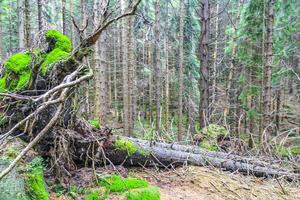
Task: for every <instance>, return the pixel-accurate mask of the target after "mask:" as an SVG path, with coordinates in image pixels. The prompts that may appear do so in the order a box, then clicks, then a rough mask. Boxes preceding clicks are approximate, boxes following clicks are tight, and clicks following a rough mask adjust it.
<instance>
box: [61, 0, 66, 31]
mask: <svg viewBox="0 0 300 200" xmlns="http://www.w3.org/2000/svg"><path fill="white" fill-rule="evenodd" d="M61 14H62V30H63V34H67V27H66V23H67V22H66V21H67V19H66V0H61Z"/></svg>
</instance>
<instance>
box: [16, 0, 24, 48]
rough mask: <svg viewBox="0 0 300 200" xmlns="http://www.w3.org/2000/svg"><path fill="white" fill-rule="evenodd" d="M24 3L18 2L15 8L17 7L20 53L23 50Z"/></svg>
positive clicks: (19, 0)
mask: <svg viewBox="0 0 300 200" xmlns="http://www.w3.org/2000/svg"><path fill="white" fill-rule="evenodd" d="M23 6H24V1H23V0H18V1H17V7H18V21H19V22H18V26H19V27H18V28H19V49H20V50H21V51H22V50H24V48H25V32H24V15H23V13H24V10H23Z"/></svg>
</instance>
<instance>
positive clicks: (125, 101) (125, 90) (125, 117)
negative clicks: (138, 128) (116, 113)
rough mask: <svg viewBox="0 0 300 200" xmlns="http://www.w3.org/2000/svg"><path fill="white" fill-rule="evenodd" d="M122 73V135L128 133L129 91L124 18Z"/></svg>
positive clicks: (122, 2)
mask: <svg viewBox="0 0 300 200" xmlns="http://www.w3.org/2000/svg"><path fill="white" fill-rule="evenodd" d="M120 4H121V5H120V6H121V10H122V11H124V10H125V7H126V1H125V0H121V1H120ZM121 22H122V27H121V29H122V43H121V44H122V50H121V51H122V60H121V62H122V64H123V66H122V73H123V112H124V114H123V127H124V135H126V136H129V135H130V131H131V130H130V127H131V124H130V122H131V120H130V91H129V65H128V63H129V62H128V51H129V50H128V47H127V45H128V33H127V32H128V29H127V23H126V19H123V20H122V21H121Z"/></svg>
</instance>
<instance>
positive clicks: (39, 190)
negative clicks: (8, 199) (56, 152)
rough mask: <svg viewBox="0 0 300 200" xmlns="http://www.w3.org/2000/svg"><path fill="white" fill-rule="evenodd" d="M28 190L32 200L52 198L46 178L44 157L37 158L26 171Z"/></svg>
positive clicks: (48, 199)
mask: <svg viewBox="0 0 300 200" xmlns="http://www.w3.org/2000/svg"><path fill="white" fill-rule="evenodd" d="M25 183H26V191H27V193H28V196H29V197H30V199H32V200H50V197H49V193H48V191H47V190H46V184H45V180H44V173H43V165H42V159H41V158H39V157H37V158H35V159H34V160H33V161H32V162H31V163H30V164H29V166H28V167H27V170H26V173H25Z"/></svg>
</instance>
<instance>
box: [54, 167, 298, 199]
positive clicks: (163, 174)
mask: <svg viewBox="0 0 300 200" xmlns="http://www.w3.org/2000/svg"><path fill="white" fill-rule="evenodd" d="M125 171H126V169H125ZM125 171H123V172H122V175H124V174H126V175H128V176H132V177H136V178H141V179H146V180H147V181H149V183H151V184H152V185H154V186H157V187H159V189H160V194H161V200H203V199H204V200H205V199H208V198H209V199H210V200H219V199H220V200H224V199H238V200H240V199H247V200H248V199H276V200H277V199H291V200H295V199H300V189H299V187H297V186H296V185H295V184H294V183H291V182H286V181H284V180H278V179H265V178H257V177H254V176H245V175H241V174H238V173H230V172H223V171H220V170H217V169H214V168H211V169H210V168H206V167H196V166H188V167H181V168H176V169H174V170H159V171H157V170H156V169H154V168H147V169H143V168H134V169H130V170H129V171H126V172H125ZM81 174H82V173H81ZM91 176H92V175H91ZM85 177H88V176H85ZM87 180H90V179H89V178H87ZM93 189H100V188H93ZM100 190H101V189H100ZM51 196H52V198H51V199H55V200H65V199H68V198H64V197H62V196H60V197H59V198H53V197H54V196H55V195H53V194H52V195H51ZM76 199H81V198H80V197H79V198H76ZM108 199H110V200H123V199H125V198H124V196H122V195H110V196H109V198H108Z"/></svg>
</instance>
